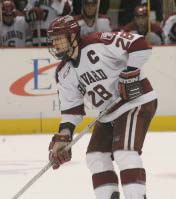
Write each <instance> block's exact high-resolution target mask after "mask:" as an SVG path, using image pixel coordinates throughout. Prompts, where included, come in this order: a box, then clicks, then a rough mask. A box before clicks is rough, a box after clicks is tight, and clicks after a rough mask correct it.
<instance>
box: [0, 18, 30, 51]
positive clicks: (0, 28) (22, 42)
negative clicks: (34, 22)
mask: <svg viewBox="0 0 176 199" xmlns="http://www.w3.org/2000/svg"><path fill="white" fill-rule="evenodd" d="M30 38H31V32H30V29H29V25H28V24H27V23H26V22H25V19H24V17H23V16H17V17H15V19H14V23H13V24H12V25H11V26H7V25H5V24H3V23H1V24H0V46H3V47H25V46H26V42H27V41H28V40H29V39H30Z"/></svg>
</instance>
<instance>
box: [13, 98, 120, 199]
mask: <svg viewBox="0 0 176 199" xmlns="http://www.w3.org/2000/svg"><path fill="white" fill-rule="evenodd" d="M120 100H121V98H120V97H119V98H117V99H116V100H114V102H113V103H111V105H109V106H107V107H106V108H105V110H104V111H102V112H101V113H100V115H99V116H98V117H97V118H96V119H95V120H93V121H92V122H91V123H90V124H89V125H88V126H87V128H86V129H85V130H84V131H82V132H81V133H80V134H79V135H77V136H76V137H75V138H74V140H73V141H72V142H70V144H68V145H67V146H66V147H65V148H64V150H69V149H70V148H71V147H72V146H73V145H74V144H75V143H77V142H78V141H79V140H80V139H81V138H82V137H83V136H84V135H85V134H87V133H88V132H89V130H90V128H92V127H93V126H94V125H95V123H96V122H97V121H98V120H100V119H101V118H102V117H103V116H104V115H105V114H106V113H107V112H108V111H109V110H110V109H111V108H112V107H113V106H114V105H115V104H117V103H118V102H119V101H120ZM52 165H53V162H51V161H50V162H48V163H47V164H46V165H45V166H44V167H43V168H42V169H41V170H40V171H39V172H38V173H37V174H36V175H35V176H34V177H33V178H31V180H29V181H28V182H27V183H26V184H25V185H24V186H23V187H22V188H21V189H20V190H19V191H18V192H17V193H16V194H15V195H14V196H13V197H12V199H18V198H19V197H20V196H21V195H22V194H23V193H24V192H25V191H26V190H27V189H28V188H29V187H30V186H31V185H33V184H34V183H35V182H36V181H37V180H38V179H39V178H40V177H41V176H42V175H43V174H44V173H45V172H46V171H47V170H48V169H49V168H50V167H51V166H52Z"/></svg>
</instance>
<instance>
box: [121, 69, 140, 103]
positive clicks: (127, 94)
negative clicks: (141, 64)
mask: <svg viewBox="0 0 176 199" xmlns="http://www.w3.org/2000/svg"><path fill="white" fill-rule="evenodd" d="M139 75H140V70H139V69H138V68H135V67H128V68H127V69H126V70H123V71H122V72H121V73H120V75H119V84H118V91H119V94H120V96H121V98H122V99H123V100H126V101H130V100H133V99H136V98H137V97H139V96H141V95H142V94H143V92H142V86H141V83H140V79H139Z"/></svg>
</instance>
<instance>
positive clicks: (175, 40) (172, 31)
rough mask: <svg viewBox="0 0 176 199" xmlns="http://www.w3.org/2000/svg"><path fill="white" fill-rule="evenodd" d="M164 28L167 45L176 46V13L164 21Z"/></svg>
mask: <svg viewBox="0 0 176 199" xmlns="http://www.w3.org/2000/svg"><path fill="white" fill-rule="evenodd" d="M162 28H163V32H164V40H165V44H176V13H173V14H171V15H169V16H167V17H166V18H165V19H164V21H163V23H162Z"/></svg>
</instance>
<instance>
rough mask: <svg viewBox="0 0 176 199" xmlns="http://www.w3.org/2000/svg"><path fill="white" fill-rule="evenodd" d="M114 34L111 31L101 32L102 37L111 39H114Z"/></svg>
mask: <svg viewBox="0 0 176 199" xmlns="http://www.w3.org/2000/svg"><path fill="white" fill-rule="evenodd" d="M114 36H115V35H114V34H112V33H110V32H103V33H102V34H101V39H103V40H109V41H111V40H113V39H114Z"/></svg>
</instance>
